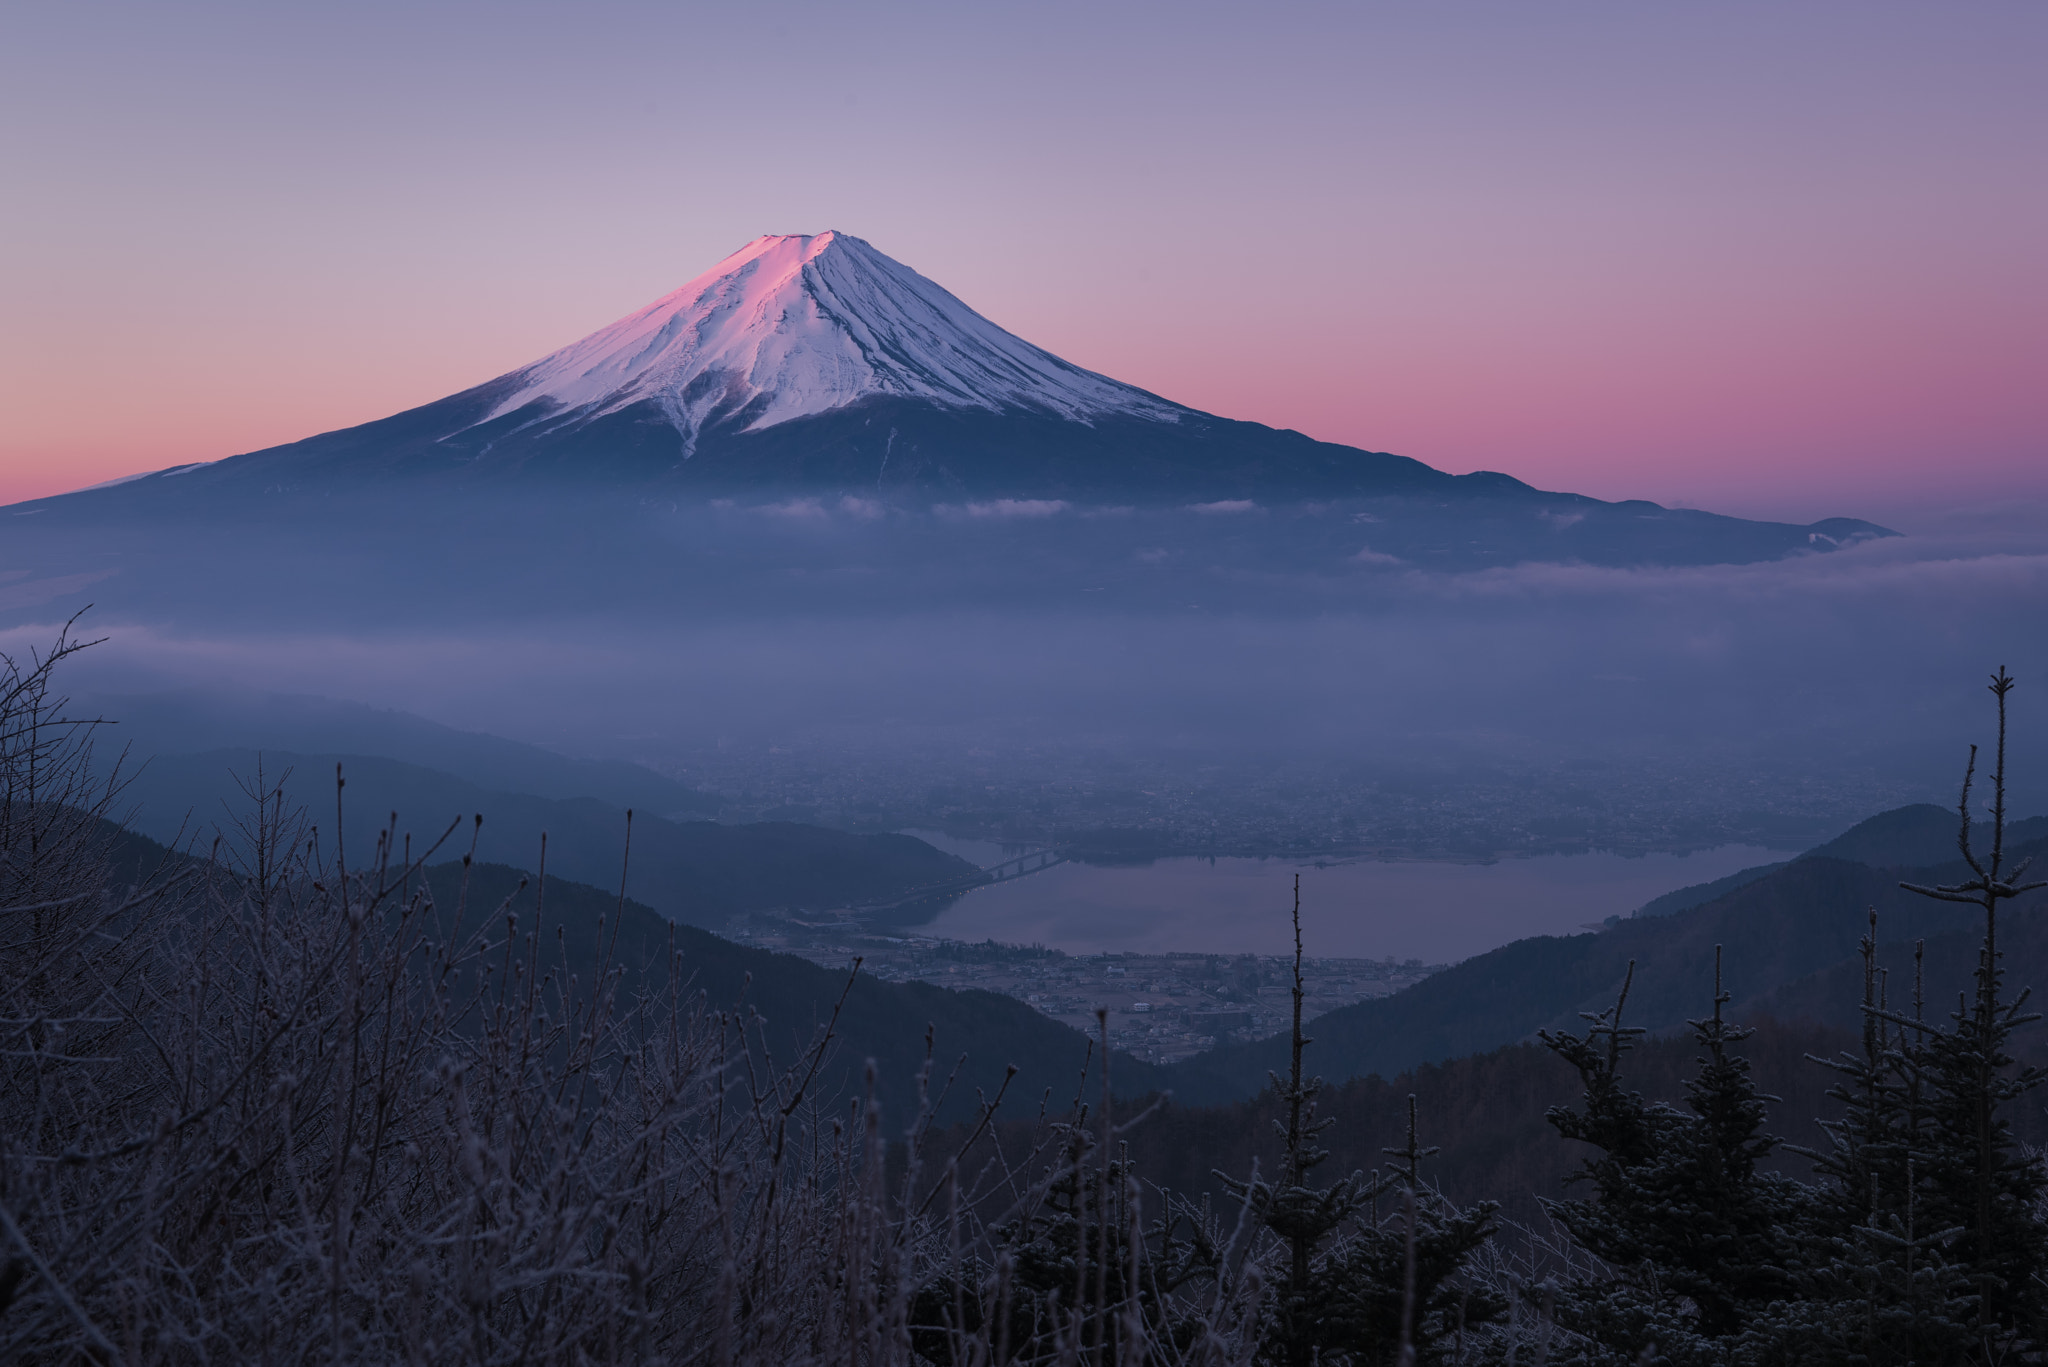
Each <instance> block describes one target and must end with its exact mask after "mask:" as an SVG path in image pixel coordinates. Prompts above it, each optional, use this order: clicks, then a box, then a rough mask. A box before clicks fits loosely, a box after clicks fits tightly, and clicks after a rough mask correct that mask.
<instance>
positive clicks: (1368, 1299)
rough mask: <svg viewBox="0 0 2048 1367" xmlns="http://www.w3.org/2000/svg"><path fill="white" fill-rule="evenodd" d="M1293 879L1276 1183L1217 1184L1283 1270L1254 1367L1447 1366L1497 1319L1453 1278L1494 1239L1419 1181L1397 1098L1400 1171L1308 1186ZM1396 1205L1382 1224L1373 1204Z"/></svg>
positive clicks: (1483, 1209)
mask: <svg viewBox="0 0 2048 1367" xmlns="http://www.w3.org/2000/svg"><path fill="white" fill-rule="evenodd" d="M1301 961H1302V943H1301V879H1300V877H1299V876H1297V877H1296V878H1295V880H1294V991H1293V995H1294V1026H1293V1034H1292V1037H1291V1038H1292V1051H1291V1055H1290V1067H1289V1071H1288V1076H1287V1080H1286V1081H1285V1082H1283V1081H1281V1079H1280V1078H1279V1077H1277V1076H1275V1077H1274V1078H1273V1086H1274V1090H1275V1091H1276V1092H1278V1094H1279V1096H1280V1099H1281V1100H1282V1101H1284V1102H1285V1103H1286V1105H1287V1119H1286V1121H1285V1122H1283V1123H1276V1128H1277V1130H1278V1131H1279V1135H1280V1138H1281V1141H1282V1144H1283V1154H1284V1158H1283V1162H1282V1166H1281V1173H1280V1180H1279V1181H1278V1182H1265V1181H1261V1180H1259V1179H1258V1178H1257V1177H1256V1176H1254V1177H1253V1178H1252V1179H1251V1180H1249V1181H1243V1182H1240V1181H1236V1180H1233V1179H1231V1178H1229V1177H1227V1176H1225V1175H1224V1174H1221V1173H1219V1174H1218V1176H1219V1177H1221V1178H1222V1179H1223V1181H1224V1182H1225V1183H1226V1184H1227V1185H1228V1186H1229V1187H1230V1188H1231V1189H1232V1190H1233V1191H1235V1192H1236V1193H1237V1194H1238V1195H1239V1196H1240V1197H1241V1198H1242V1199H1243V1200H1244V1201H1245V1202H1246V1204H1247V1205H1248V1206H1249V1208H1250V1211H1251V1213H1252V1215H1253V1216H1254V1217H1255V1218H1256V1219H1257V1220H1258V1221H1259V1222H1260V1223H1261V1224H1262V1225H1264V1226H1265V1228H1266V1229H1268V1230H1269V1231H1271V1232H1272V1233H1273V1234H1274V1235H1276V1236H1277V1237H1278V1239H1279V1242H1280V1246H1281V1252H1282V1254H1283V1259H1284V1260H1283V1264H1282V1266H1281V1267H1280V1268H1279V1270H1278V1272H1279V1275H1278V1276H1277V1278H1276V1279H1275V1280H1274V1282H1273V1284H1272V1287H1271V1290H1270V1293H1269V1296H1268V1300H1267V1303H1266V1305H1265V1307H1264V1308H1263V1309H1264V1317H1265V1322H1264V1326H1263V1328H1264V1333H1263V1338H1264V1351H1263V1354H1262V1356H1261V1359H1260V1360H1261V1361H1262V1362H1264V1363H1270V1364H1273V1365H1274V1367H1309V1365H1310V1364H1332V1365H1334V1364H1355V1365H1356V1367H1366V1365H1367V1364H1373V1365H1374V1367H1378V1365H1379V1364H1386V1367H1393V1364H1396V1363H1400V1364H1436V1363H1442V1362H1448V1361H1450V1360H1452V1358H1453V1356H1454V1354H1456V1352H1457V1350H1458V1348H1459V1346H1460V1345H1461V1343H1462V1340H1463V1337H1464V1335H1465V1333H1466V1332H1467V1331H1468V1330H1472V1329H1477V1328H1478V1327H1480V1326H1482V1325H1484V1324H1487V1323H1489V1322H1491V1321H1493V1320H1495V1319H1497V1318H1498V1317H1499V1316H1500V1315H1501V1314H1502V1313H1503V1312H1504V1311H1505V1310H1506V1308H1507V1304H1506V1301H1505V1300H1504V1299H1503V1298H1501V1297H1500V1296H1498V1295H1497V1294H1496V1293H1494V1292H1493V1291H1491V1290H1489V1289H1487V1288H1484V1287H1481V1286H1478V1285H1476V1284H1475V1283H1474V1282H1473V1281H1472V1279H1470V1278H1469V1277H1468V1276H1466V1275H1465V1273H1466V1271H1467V1268H1468V1266H1469V1264H1470V1261H1471V1258H1472V1255H1473V1254H1474V1253H1475V1252H1477V1251H1478V1249H1479V1248H1480V1247H1481V1246H1482V1245H1483V1244H1485V1243H1486V1241H1487V1240H1488V1239H1490V1238H1491V1237H1492V1236H1493V1233H1494V1220H1493V1216H1494V1212H1495V1211H1496V1210H1498V1209H1499V1207H1498V1205H1497V1204H1495V1203H1493V1202H1490V1201H1489V1202H1482V1203H1480V1204H1478V1205H1476V1206H1474V1207H1472V1208H1471V1209H1470V1210H1460V1209H1458V1208H1457V1207H1455V1206H1453V1205H1452V1204H1451V1203H1450V1202H1448V1201H1446V1200H1444V1199H1443V1197H1442V1196H1441V1195H1440V1194H1439V1193H1437V1192H1434V1191H1432V1190H1430V1189H1429V1188H1428V1187H1426V1186H1425V1185H1424V1184H1423V1182H1422V1181H1421V1177H1420V1162H1421V1160H1422V1159H1423V1158H1426V1157H1428V1156H1429V1155H1430V1154H1432V1153H1434V1152H1436V1150H1434V1149H1424V1148H1422V1147H1420V1146H1419V1144H1418V1142H1417V1139H1416V1131H1415V1110H1414V1098H1413V1097H1411V1098H1409V1112H1408V1118H1409V1125H1408V1143H1407V1146H1406V1147H1405V1148H1403V1149H1399V1150H1388V1151H1387V1152H1388V1153H1389V1155H1390V1156H1393V1157H1397V1158H1402V1159H1404V1160H1405V1163H1404V1166H1403V1167H1401V1168H1399V1169H1396V1170H1394V1171H1390V1172H1375V1173H1374V1174H1372V1175H1371V1176H1367V1175H1365V1174H1363V1173H1352V1174H1351V1175H1350V1176H1348V1177H1345V1178H1344V1179H1342V1180H1341V1181H1339V1182H1337V1183H1335V1184H1334V1185H1332V1186H1329V1187H1316V1186H1311V1185H1310V1180H1309V1174H1310V1173H1311V1172H1312V1171H1313V1170H1314V1169H1315V1168H1316V1167H1318V1166H1320V1165H1321V1164H1322V1163H1323V1162H1324V1161H1325V1160H1326V1159H1328V1158H1329V1156H1330V1155H1329V1152H1328V1151H1327V1150H1325V1149H1323V1148H1322V1147H1321V1146H1320V1145H1318V1144H1317V1143H1316V1136H1317V1135H1319V1134H1321V1133H1322V1132H1323V1131H1324V1130H1326V1129H1328V1128H1329V1127H1330V1126H1331V1125H1332V1124H1333V1123H1335V1122H1334V1120H1333V1119H1332V1118H1327V1117H1326V1118H1323V1119H1320V1120H1319V1119H1317V1118H1316V1114H1315V1101H1316V1096H1317V1095H1318V1094H1319V1093H1320V1092H1321V1090H1322V1085H1323V1080H1322V1079H1321V1078H1319V1077H1305V1076H1304V1074H1303V1070H1302V1053H1303V1051H1304V1050H1305V1049H1306V1048H1307V1046H1308V1045H1310V1044H1312V1043H1314V1041H1313V1040H1311V1039H1309V1038H1308V1037H1307V1036H1306V1035H1304V1034H1303V1033H1302V1029H1301V1026H1302V1020H1301V1012H1302V1000H1303V997H1304V995H1305V994H1304V991H1303V987H1302V977H1301ZM1385 1196H1396V1197H1397V1198H1398V1199H1397V1200H1395V1201H1393V1202H1391V1203H1389V1209H1388V1212H1387V1214H1385V1215H1384V1216H1382V1215H1381V1214H1380V1198H1381V1197H1385Z"/></svg>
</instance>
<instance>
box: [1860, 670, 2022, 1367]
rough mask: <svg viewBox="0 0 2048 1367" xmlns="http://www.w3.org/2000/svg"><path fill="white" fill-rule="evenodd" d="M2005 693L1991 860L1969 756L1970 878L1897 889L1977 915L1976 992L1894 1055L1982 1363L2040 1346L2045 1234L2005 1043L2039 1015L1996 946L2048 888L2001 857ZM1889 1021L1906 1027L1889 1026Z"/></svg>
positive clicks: (1925, 1180) (2001, 682)
mask: <svg viewBox="0 0 2048 1367" xmlns="http://www.w3.org/2000/svg"><path fill="white" fill-rule="evenodd" d="M2013 682H2014V681H2013V678H2012V676H2011V675H2009V674H2007V673H2006V671H2005V670H2004V669H2003V668H2002V667H2001V668H2000V669H1999V671H1998V672H1997V673H1996V674H1994V675H1993V676H1992V678H1991V683H1990V691H1991V693H1992V696H1993V697H1995V698H1996V699H1997V701H1998V749H1997V753H1996V757H1995V760H1994V763H1993V768H1992V773H1991V819H1990V826H1991V832H1990V834H1991V848H1990V850H1989V851H1988V852H1987V853H1980V852H1979V851H1978V850H1977V848H1976V847H1975V843H1974V842H1973V840H1972V838H1971V824H1972V823H1971V811H1970V789H1971V786H1972V784H1973V782H1974V780H1975V778H1976V774H1977V747H1976V746H1974V745H1973V746H1971V747H1970V758H1969V763H1968V764H1967V765H1966V767H1965V769H1964V773H1963V791H1962V797H1961V800H1960V802H1959V815H1960V828H1959V830H1958V833H1957V837H1956V844H1957V848H1958V850H1959V851H1960V853H1961V854H1962V857H1963V862H1964V863H1965V864H1966V865H1967V866H1968V867H1969V870H1970V874H1971V876H1970V877H1969V878H1967V879H1965V880H1964V881H1962V882H1960V883H1956V884H1952V885H1947V886H1935V887H1922V886H1919V885H1916V884H1911V883H1902V884H1900V886H1901V887H1903V888H1905V889H1906V890H1907V891H1909V892H1915V893H1918V894H1920V895H1921V896H1923V897H1930V898H1934V899H1936V900H1939V901H1944V902H1956V903H1961V904H1963V905H1967V906H1974V907H1978V908H1980V909H1981V910H1982V912H1983V918H1984V919H1983V926H1984V940H1983V944H1982V946H1981V947H1980V948H1979V950H1978V955H1977V969H1976V973H1975V975H1974V990H1973V991H1972V992H1969V993H1965V994H1963V996H1962V998H1961V1000H1959V1001H1958V1002H1957V1005H1956V1010H1955V1011H1954V1013H1953V1014H1952V1015H1951V1016H1950V1023H1949V1024H1948V1025H1947V1026H1946V1027H1943V1028H1926V1027H1918V1028H1916V1029H1915V1032H1914V1033H1915V1036H1916V1038H1914V1039H1913V1040H1912V1041H1911V1042H1909V1043H1908V1045H1907V1046H1906V1047H1905V1049H1904V1050H1903V1051H1902V1052H1903V1055H1904V1062H1905V1071H1906V1074H1907V1076H1908V1078H1909V1079H1910V1081H1911V1083H1912V1084H1913V1085H1914V1086H1915V1088H1916V1089H1917V1094H1918V1098H1919V1101H1920V1104H1921V1105H1923V1106H1924V1116H1925V1123H1924V1126H1923V1127H1921V1129H1920V1132H1919V1133H1918V1134H1917V1135H1916V1136H1915V1150H1916V1152H1915V1154H1914V1162H1915V1168H1916V1171H1915V1178H1914V1183H1913V1190H1914V1193H1915V1199H1916V1201H1917V1203H1918V1204H1919V1205H1920V1207H1921V1208H1922V1209H1923V1210H1924V1212H1925V1216H1924V1218H1925V1220H1926V1222H1927V1225H1928V1227H1931V1228H1933V1227H1941V1228H1947V1227H1953V1228H1955V1229H1957V1230H1959V1231H1960V1232H1959V1233H1957V1234H1956V1235H1955V1237H1954V1239H1953V1240H1952V1241H1950V1243H1949V1245H1948V1248H1947V1254H1948V1256H1949V1257H1950V1258H1951V1259H1953V1260H1954V1261H1955V1262H1957V1263H1958V1264H1960V1265H1961V1266H1962V1268H1963V1269H1964V1271H1965V1273H1966V1275H1967V1278H1968V1280H1969V1282H1970V1285H1971V1288H1972V1290H1973V1292H1974V1294H1975V1297H1976V1304H1975V1306H1974V1308H1973V1313H1972V1317H1971V1323H1972V1325H1973V1329H1974V1333H1975V1336H1976V1340H1977V1346H1978V1351H1979V1352H1980V1353H1981V1354H1982V1355H1983V1357H1984V1359H1985V1360H1987V1361H1989V1360H1994V1359H1997V1358H2002V1357H2007V1356H2009V1355H2011V1354H2014V1353H2016V1352H2025V1351H2033V1350H2035V1349H2036V1348H2038V1346H2039V1345H2040V1344H2041V1343H2042V1342H2043V1341H2044V1339H2048V1332H2044V1331H2048V1324H2044V1319H2048V1226H2044V1225H2043V1223H2042V1221H2041V1219H2040V1214H2039V1206H2040V1202H2041V1199H2042V1196H2043V1194H2044V1190H2048V1175H2044V1173H2043V1170H2042V1166H2041V1163H2040V1161H2039V1160H2038V1159H2037V1158H2035V1157H2034V1156H2032V1155H2030V1154H2027V1153H2025V1152H2024V1151H2022V1149H2021V1147H2020V1145H2019V1142H2018V1141H2017V1140H2016V1139H2015V1138H2014V1136H2013V1133H2012V1123H2011V1120H2010V1116H2009V1110H2010V1107H2011V1104H2012V1103H2013V1102H2016V1101H2018V1100H2019V1099H2020V1098H2021V1097H2023V1096H2025V1095H2026V1094H2027V1093H2028V1092H2030V1091H2032V1090H2033V1089H2034V1088H2036V1087H2038V1086H2039V1085H2040V1084H2041V1083H2042V1082H2043V1081H2044V1080H2048V1074H2044V1073H2043V1071H2042V1070H2041V1069H2039V1068H2021V1067H2019V1066H2018V1065H2017V1064H2016V1062H2015V1060H2014V1058H2013V1055H2012V1039H2013V1035H2014V1033H2015V1032H2016V1031H2017V1030H2018V1029H2019V1028H2020V1027H2021V1026H2024V1025H2028V1024H2031V1023H2033V1022H2035V1021H2038V1020H2039V1019H2040V1016H2039V1014H2038V1013H2034V1012H2029V1011H2027V1010H2026V1003H2027V997H2028V995H2029V994H2028V992H2027V991H2026V990H2022V991H2021V992H2019V993H2018V994H2017V995H2016V996H2013V997H2011V998H2008V997H2007V995H2006V991H2005V970H2004V967H2003V965H2002V962H2001V961H2002V959H2003V957H2004V955H2003V953H2002V952H2001V951H2000V949H1999V947H1998V913H1999V907H2000V905H2001V904H2002V903H2005V902H2009V901H2012V900H2014V899H2015V898H2018V897H2021V896H2023V895H2025V894H2027V893H2029V892H2034V891H2038V890H2040V889H2042V888H2048V880H2034V881H2031V882H2030V881H2028V880H2027V877H2026V875H2027V872H2028V864H2029V862H2030V861H2027V860H2022V861H2020V862H2019V863H2018V864H2017V865H2011V864H2009V863H2008V861H2007V858H2006V849H2005V826H2006V820H2005V802H2006V774H2005V748H2006V698H2007V695H2009V694H2010V693H2011V692H2012V688H2013ZM1890 1019H1891V1020H1892V1021H1893V1022H1894V1023H1895V1024H1901V1025H1903V1024H1906V1022H1905V1021H1904V1020H1903V1019H1902V1018H1899V1017H1891V1018H1890Z"/></svg>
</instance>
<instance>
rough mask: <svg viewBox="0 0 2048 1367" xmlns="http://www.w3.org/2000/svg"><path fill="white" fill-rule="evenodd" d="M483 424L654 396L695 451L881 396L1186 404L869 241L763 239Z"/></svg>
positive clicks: (1099, 412)
mask: <svg viewBox="0 0 2048 1367" xmlns="http://www.w3.org/2000/svg"><path fill="white" fill-rule="evenodd" d="M503 383H504V384H505V385H506V386H507V387H508V388H509V389H510V392H509V393H508V394H507V395H506V396H505V397H504V398H503V399H502V400H501V401H500V402H499V403H498V404H497V406H496V407H495V408H494V409H493V410H492V411H491V413H490V414H489V415H488V416H487V417H486V418H485V421H490V420H492V419H496V418H500V417H503V416H506V415H508V414H514V413H518V412H520V411H521V410H523V409H528V408H529V407H530V406H532V405H534V404H536V403H539V404H540V405H541V406H540V408H538V409H537V410H535V411H534V413H533V419H534V421H535V422H537V423H542V424H545V425H548V426H555V425H557V424H559V423H562V422H565V421H567V422H581V421H587V420H590V419H594V418H599V417H603V416H604V415H606V414H608V413H612V412H616V411H618V410H619V409H622V408H625V407H627V406H628V405H631V404H636V403H642V402H651V403H653V404H655V405H656V406H658V407H659V408H660V409H661V411H662V412H663V413H665V414H666V415H667V416H668V419H669V420H670V421H671V422H673V423H674V424H675V426H676V429H677V430H678V431H679V432H681V433H682V434H683V442H684V450H685V451H686V452H687V451H688V450H690V449H691V448H692V447H693V446H694V445H695V441H696V437H697V434H698V433H699V432H700V431H701V430H703V429H704V428H705V427H706V426H708V425H710V424H711V423H713V422H719V421H732V422H734V423H735V424H736V425H738V426H739V427H740V428H742V429H743V430H746V431H759V430H761V429H762V428H766V427H772V426H774V425H776V424H778V423H783V422H787V421H789V420H790V419H792V418H800V417H808V416H810V415H813V414H817V413H823V412H826V411H828V410H830V409H834V408H842V407H844V406H846V405H848V404H851V403H854V402H856V401H858V400H861V399H865V398H869V397H872V396H887V397H894V398H908V399H921V400H924V401H926V402H928V403H931V404H934V405H937V406H939V407H942V408H978V409H984V410H988V411H992V412H1001V411H1005V410H1010V409H1023V410H1027V411H1035V412H1039V413H1044V414H1050V415H1054V416H1058V417H1061V418H1067V419H1072V420H1076V421H1080V422H1088V421H1090V420H1092V419H1095V418H1098V417H1106V416H1111V415H1116V416H1125V417H1139V418H1145V419H1150V420H1153V421H1161V422H1173V421H1177V420H1178V419H1179V417H1180V415H1181V414H1182V413H1183V412H1185V411H1186V410H1184V409H1181V408H1180V407H1178V406H1177V405H1174V404H1170V403H1167V402H1165V401H1164V400H1162V399H1159V398H1157V397H1156V396H1154V395H1151V394H1148V393H1146V392H1145V391H1144V390H1142V389H1137V388H1134V387H1133V386H1130V385H1126V384H1120V383H1118V382H1117V381H1115V380H1112V379H1110V378H1109V377H1107V376H1105V375H1098V374H1096V373H1095V372H1094V371H1091V370H1083V369H1081V368H1080V367H1079V366H1075V365H1070V364H1068V363H1067V362H1065V361H1063V360H1061V359H1060V358H1059V357H1057V356H1055V355H1053V354H1052V353H1050V352H1048V351H1043V350H1041V349H1039V348H1038V347H1035V346H1032V345H1031V344H1030V343H1029V342H1026V341H1024V340H1023V339H1022V338H1019V337H1016V336H1013V335H1011V334H1010V333H1008V332H1005V331H1004V330H1003V329H1001V328H999V327H997V326H996V325H995V324H994V323H991V322H990V321H989V320H988V319H986V318H984V317H982V316H981V315H980V314H978V313H976V312H975V311H974V310H973V309H970V308H968V307H967V305H965V304H963V303H961V302H960V301H959V300H958V299H956V298H954V297H953V296H952V295H951V294H949V293H947V292H946V291H945V290H943V289H941V288H940V287H939V286H937V285H935V284H933V283H932V282H931V281H929V280H927V279H925V278H924V277H923V276H922V275H919V274H918V273H917V272H916V271H914V270H911V269H910V268H909V267H908V266H905V265H903V264H902V263H901V262H898V261H894V260H891V259H890V258H889V257H887V256H884V255H883V254H882V253H881V252H878V251H876V250H875V249H874V248H873V247H871V246H869V245H868V244H867V243H866V242H863V241H862V240H861V239H859V238H857V237H849V236H847V235H846V234H844V233H837V232H826V233H819V234H816V235H815V236H790V237H761V238H756V239H755V240H754V241H752V242H750V243H748V244H747V245H746V246H744V247H742V248H740V250H739V251H737V252H734V253H733V254H732V255H731V256H729V257H727V258H726V259H725V260H723V261H721V262H719V263H718V264H717V265H716V266H714V267H712V268H711V269H710V270H709V271H706V272H705V273H704V274H703V275H700V276H698V277H697V278H696V279H695V280H692V281H691V282H690V283H689V284H687V285H685V286H683V287H682V288H681V289H679V290H677V291H676V292H675V293H673V294H670V295H668V296H666V297H665V298H662V299H658V300H656V301H655V302H654V303H652V304H649V305H648V306H647V307H646V308H644V309H641V310H640V311H639V312H638V313H634V314H631V315H630V316H628V317H625V318H622V319H620V320H619V321H618V322H616V323H613V324H612V325H611V326H610V327H607V328H603V329H601V330H599V331H597V332H594V333H592V334H591V335H590V336H588V337H585V338H584V339H583V340H582V341H580V342H576V343H574V344H573V345H570V346H566V347H564V348H562V349H561V350H560V351H557V352H555V353H554V354H553V355H551V356H547V357H544V358H543V359H541V360H539V361H536V362H535V363H534V364H532V365H530V366H528V367H526V368H525V369H524V370H521V371H515V372H513V373H512V374H511V375H508V376H506V377H505V379H504V381H503Z"/></svg>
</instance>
